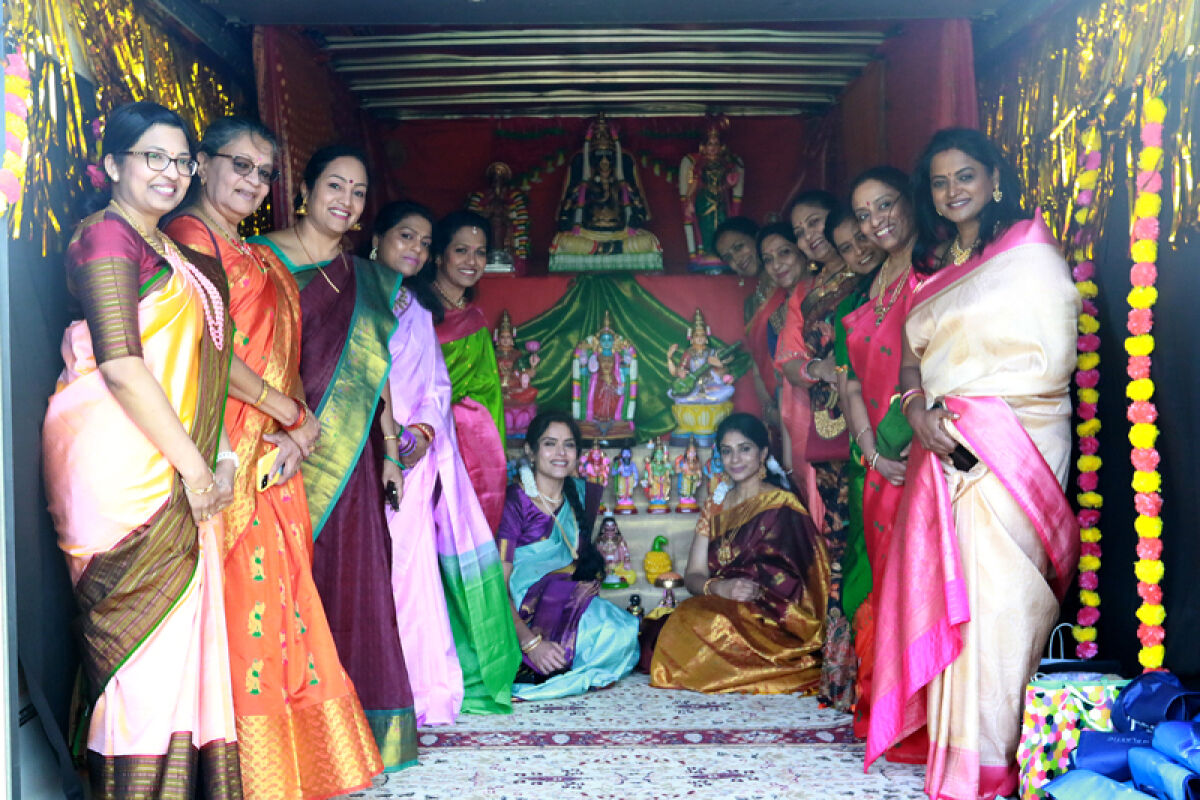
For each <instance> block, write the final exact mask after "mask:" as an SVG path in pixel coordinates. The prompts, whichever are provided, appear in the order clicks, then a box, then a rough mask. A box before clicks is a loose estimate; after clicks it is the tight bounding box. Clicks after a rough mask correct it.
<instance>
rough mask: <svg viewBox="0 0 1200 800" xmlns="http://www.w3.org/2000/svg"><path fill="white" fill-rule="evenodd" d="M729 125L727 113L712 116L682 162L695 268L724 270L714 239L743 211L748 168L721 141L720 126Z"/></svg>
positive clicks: (685, 209) (686, 231)
mask: <svg viewBox="0 0 1200 800" xmlns="http://www.w3.org/2000/svg"><path fill="white" fill-rule="evenodd" d="M728 127H729V118H728V117H724V116H721V117H716V118H714V119H712V120H711V121H710V122H709V125H708V129H707V130H706V131H705V133H704V141H703V142H702V143H701V144H700V149H699V151H698V152H695V153H691V154H689V155H686V156H684V157H683V160H682V161H681V162H680V163H679V202H680V205H682V206H683V229H684V235H685V236H686V237H687V246H688V254H689V256H690V260H689V262H688V269H689V270H691V271H693V272H721V271H722V270H723V265H722V263H721V257H720V256H718V255H717V243H716V242H715V241H714V236H715V235H716V230H717V226H718V225H720V224H721V223H722V222H724V221H725V220H726V219H727V218H729V217H736V216H737V215H738V214H739V213H740V212H741V207H742V195H743V193H744V191H745V186H746V170H745V168H744V167H743V165H742V160H741V159H740V158H738V157H737V156H735V155H732V154H731V153H730V152H729V148H728V147H727V146H726V145H725V143H724V142H722V141H721V130H722V129H723V128H728Z"/></svg>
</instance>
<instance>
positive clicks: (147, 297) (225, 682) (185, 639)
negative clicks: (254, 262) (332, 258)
mask: <svg viewBox="0 0 1200 800" xmlns="http://www.w3.org/2000/svg"><path fill="white" fill-rule="evenodd" d="M178 255H179V254H178V251H176V253H175V254H174V255H173V257H178ZM183 258H187V259H188V260H189V261H191V263H192V264H193V266H194V267H195V269H196V270H197V271H198V272H199V273H200V274H201V275H202V276H203V278H204V279H205V280H206V281H207V282H208V283H209V284H211V285H212V286H213V287H215V288H216V289H217V291H218V292H219V293H220V296H221V299H222V302H227V298H228V293H227V291H226V285H225V279H224V276H223V275H222V274H221V270H220V267H219V266H217V265H216V264H215V263H214V262H212V260H211V259H204V258H203V257H202V256H198V255H196V254H191V253H184V254H183ZM66 263H67V271H68V278H69V282H70V284H71V285H72V289H73V291H75V292H76V294H77V295H79V296H80V297H81V300H83V305H84V308H85V318H84V319H81V320H77V321H75V322H73V323H71V324H70V325H69V326H68V327H67V330H66V333H65V334H64V336H63V345H62V354H63V360H64V362H65V367H64V369H63V371H62V374H61V375H60V376H59V378H58V382H57V385H56V387H55V392H54V394H53V396H51V398H50V402H49V408H48V409H47V412H46V419H45V424H44V426H43V429H42V448H43V467H44V471H45V485H46V495H47V499H48V500H49V507H50V514H51V516H52V517H53V519H54V525H55V528H56V530H57V531H58V544H59V547H60V548H61V549H62V550H63V553H64V554H65V555H66V559H67V565H68V568H69V570H70V574H71V580H72V582H73V584H74V589H75V597H76V600H77V601H78V604H79V611H80V614H79V617H78V619H77V620H76V626H75V627H76V631H77V633H78V634H79V636H80V643H81V656H82V661H83V672H84V677H85V680H86V683H85V689H84V697H83V706H84V709H85V712H84V718H83V720H82V722H81V724H80V725H79V727H78V729H77V732H76V741H75V747H76V752H77V753H80V752H81V751H82V750H83V749H84V748H86V759H87V764H88V772H89V779H90V782H91V786H92V796H93V797H95V798H101V799H104V800H107V799H109V798H111V800H129V798H136V799H139V800H140V799H141V798H147V799H149V798H162V799H164V800H165V799H168V798H169V799H170V800H185V798H190V797H192V796H194V795H195V794H196V793H203V795H204V796H205V797H209V798H220V799H221V800H235V799H236V798H240V797H241V796H242V785H241V774H240V768H239V761H238V749H237V731H236V725H235V722H234V711H233V700H232V686H231V678H230V671H229V657H228V652H227V650H226V639H227V636H226V630H225V610H224V601H223V597H222V593H223V586H222V582H223V581H222V575H221V542H222V538H223V536H224V529H223V526H222V522H221V519H220V516H217V517H214V518H213V519H212V520H209V521H208V522H205V523H203V524H201V525H199V526H197V524H196V523H195V522H194V521H193V519H192V514H191V507H190V505H189V504H188V501H187V498H186V496H185V494H184V489H183V482H182V480H181V479H180V477H179V475H178V473H177V472H176V471H175V469H174V467H172V466H171V464H170V463H169V462H168V461H167V459H166V458H165V457H164V456H163V454H162V453H161V452H160V451H159V450H158V449H157V447H155V445H154V444H153V443H152V442H151V441H150V440H149V439H148V438H147V437H146V435H145V434H143V433H142V431H141V429H140V428H139V427H138V426H137V425H136V424H135V423H134V422H133V420H132V419H130V417H129V416H128V415H127V414H126V412H125V410H124V408H123V407H122V406H121V405H120V404H119V403H118V402H117V400H116V398H115V397H114V396H113V395H112V394H111V393H110V392H109V390H108V388H107V386H106V384H105V382H104V378H103V375H102V374H101V372H100V369H99V365H100V363H102V362H103V361H106V360H108V359H109V358H116V357H125V356H140V357H141V358H142V359H143V361H144V362H145V364H146V368H147V369H148V370H149V371H150V373H151V374H152V375H153V376H154V377H155V379H156V380H157V381H158V382H159V384H160V385H161V386H162V389H163V392H164V394H165V395H166V398H167V400H168V401H169V402H170V404H171V406H172V408H173V409H174V410H175V412H176V413H177V414H178V415H179V420H180V422H182V423H183V426H184V428H185V429H186V430H187V431H188V433H189V434H190V436H191V437H192V440H193V441H194V442H195V444H196V447H197V448H199V450H200V452H201V454H202V455H203V456H204V457H205V458H206V459H208V460H209V461H210V463H211V462H212V460H213V459H215V457H216V452H217V446H218V443H219V440H220V433H221V412H222V408H223V404H224V398H225V392H226V386H227V380H228V377H227V376H228V369H229V349H228V347H227V346H226V348H225V349H224V350H223V351H222V350H218V349H217V346H216V342H215V341H214V339H213V331H211V330H209V328H208V326H207V325H206V314H205V309H204V306H205V302H206V296H205V294H204V292H203V291H202V289H201V288H200V286H198V285H197V282H196V280H195V279H194V278H193V277H192V276H190V275H188V274H187V273H186V272H185V271H184V270H183V269H182V268H181V264H178V262H177V263H176V264H172V263H169V262H168V260H167V259H164V258H162V257H160V256H159V255H158V254H157V253H155V252H154V251H153V250H152V249H151V248H150V245H149V244H148V243H147V242H146V241H145V240H143V239H142V238H141V236H140V235H138V234H137V233H135V232H134V230H133V229H132V228H131V227H130V226H129V224H128V223H127V222H125V220H124V219H122V218H121V217H119V216H118V215H117V214H116V213H114V212H111V211H102V212H99V213H97V214H94V215H92V216H91V217H88V218H87V219H86V220H84V221H83V222H82V223H80V225H79V227H78V228H77V229H76V231H75V234H74V236H73V238H72V240H71V244H70V246H69V247H68V249H67V257H66ZM139 284H140V290H139V288H138V287H139ZM211 310H212V312H213V319H212V320H211V322H213V323H214V324H216V325H218V326H219V330H218V332H219V334H220V335H221V336H222V337H223V338H224V341H225V342H226V343H228V341H229V336H230V333H231V332H230V327H229V319H228V315H227V314H225V313H224V310H223V309H221V308H220V307H219V306H218V307H216V308H212V309H211ZM218 310H219V311H220V317H219V318H217V314H216V312H217V311H218ZM126 311H128V312H129V313H130V316H129V317H128V318H124V319H120V317H121V315H122V313H123V312H126Z"/></svg>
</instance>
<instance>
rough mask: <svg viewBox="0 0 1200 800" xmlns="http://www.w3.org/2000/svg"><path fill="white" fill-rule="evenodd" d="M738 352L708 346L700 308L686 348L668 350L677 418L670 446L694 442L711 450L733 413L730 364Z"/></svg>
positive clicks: (675, 346) (672, 401) (674, 413)
mask: <svg viewBox="0 0 1200 800" xmlns="http://www.w3.org/2000/svg"><path fill="white" fill-rule="evenodd" d="M737 349H738V345H737V344H733V345H730V346H729V347H726V348H723V349H720V350H718V349H716V348H714V347H711V346H710V345H709V330H708V324H707V323H706V322H705V320H704V313H703V312H702V311H701V310H700V309H698V308H697V309H696V313H695V315H693V317H692V327H691V330H690V331H689V333H688V345H687V348H686V349H683V350H681V349H680V346H679V345H677V344H673V345H671V347H670V348H669V349H668V350H667V370H668V371H669V372H670V373H671V377H672V378H674V379H675V381H674V383H672V384H671V390H670V391H669V392H667V396H668V397H670V398H671V404H672V405H671V414H672V416H674V417H675V431H674V432H673V433H672V434H671V444H673V445H677V446H680V447H682V446H684V445H687V444H688V443H689V442H693V441H694V442H695V444H696V446H698V447H708V446H709V445H710V444H712V443H713V438H714V436H715V434H716V431H717V426H718V425H720V424H721V420H723V419H725V417H727V416H729V414H730V413H731V412H732V411H733V375H732V374H731V373H730V371H729V362H730V361H731V360H732V359H733V356H734V354H735V353H736V351H737ZM677 356H678V357H677Z"/></svg>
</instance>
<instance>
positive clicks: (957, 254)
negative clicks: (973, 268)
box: [950, 234, 979, 267]
mask: <svg viewBox="0 0 1200 800" xmlns="http://www.w3.org/2000/svg"><path fill="white" fill-rule="evenodd" d="M978 241H979V240H978V239H976V240H975V242H973V243H972V244H971V246H970V247H963V246H962V245H960V244H959V243H958V235H957V234H955V236H954V241H952V242H950V261H952V262H953V263H954V266H956V267H957V266H959V265H961V264H965V263H966V261H967V259H968V258H970V257H971V256H972V255H974V254H975V244H976V243H978Z"/></svg>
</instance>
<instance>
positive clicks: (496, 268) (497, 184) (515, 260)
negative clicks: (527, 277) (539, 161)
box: [467, 161, 529, 275]
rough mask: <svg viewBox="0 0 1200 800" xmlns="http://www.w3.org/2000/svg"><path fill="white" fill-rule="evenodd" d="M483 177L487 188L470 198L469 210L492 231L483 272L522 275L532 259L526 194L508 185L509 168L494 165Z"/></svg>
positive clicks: (490, 166) (510, 177)
mask: <svg viewBox="0 0 1200 800" xmlns="http://www.w3.org/2000/svg"><path fill="white" fill-rule="evenodd" d="M484 175H485V177H486V178H487V181H488V188H487V189H482V190H480V191H477V192H472V193H471V194H470V195H469V196H468V197H467V208H468V209H469V210H471V211H474V212H476V213H477V214H480V215H481V216H482V217H483V218H484V219H486V220H487V221H488V222H489V223H490V224H491V228H492V249H491V250H489V251H488V254H487V266H486V267H485V268H484V271H485V272H516V273H517V274H518V275H523V274H524V273H525V261H526V259H528V258H529V201H528V200H527V199H526V197H525V193H524V192H522V191H521V190H520V189H517V188H515V187H513V186H510V185H509V181H511V180H512V168H511V167H509V166H508V164H505V163H504V162H502V161H496V162H493V163H492V164H489V165H488V168H487V170H486V171H485V173H484Z"/></svg>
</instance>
